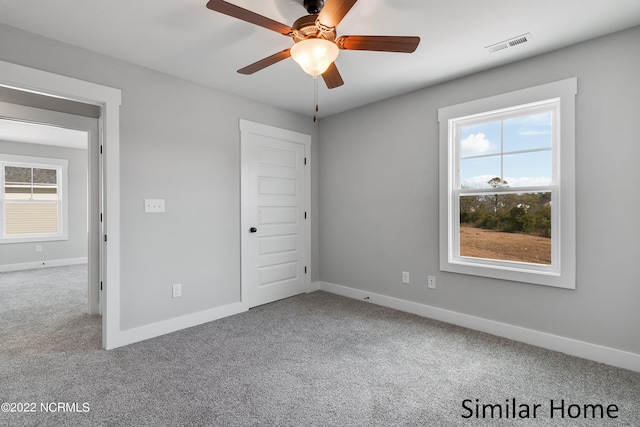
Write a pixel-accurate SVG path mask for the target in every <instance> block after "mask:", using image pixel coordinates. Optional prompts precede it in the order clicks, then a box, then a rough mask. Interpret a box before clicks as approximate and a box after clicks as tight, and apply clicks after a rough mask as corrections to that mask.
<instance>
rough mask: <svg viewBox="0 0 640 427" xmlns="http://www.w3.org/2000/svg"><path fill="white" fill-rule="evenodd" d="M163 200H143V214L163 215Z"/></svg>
mask: <svg viewBox="0 0 640 427" xmlns="http://www.w3.org/2000/svg"><path fill="white" fill-rule="evenodd" d="M163 212H164V199H144V213H163Z"/></svg>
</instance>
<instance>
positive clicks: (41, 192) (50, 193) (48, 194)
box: [33, 185, 58, 200]
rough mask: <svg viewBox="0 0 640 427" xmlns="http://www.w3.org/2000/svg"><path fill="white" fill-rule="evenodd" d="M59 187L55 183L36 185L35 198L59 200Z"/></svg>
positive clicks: (34, 189)
mask: <svg viewBox="0 0 640 427" xmlns="http://www.w3.org/2000/svg"><path fill="white" fill-rule="evenodd" d="M57 199H58V187H56V186H55V185H34V186H33V200H57Z"/></svg>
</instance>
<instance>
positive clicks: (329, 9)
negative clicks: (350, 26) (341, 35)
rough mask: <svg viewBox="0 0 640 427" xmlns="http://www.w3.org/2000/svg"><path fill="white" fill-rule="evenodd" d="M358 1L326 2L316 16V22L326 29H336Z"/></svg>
mask: <svg viewBox="0 0 640 427" xmlns="http://www.w3.org/2000/svg"><path fill="white" fill-rule="evenodd" d="M356 1H358V0H327V1H326V2H325V4H324V6H323V7H322V10H321V11H320V14H319V15H318V21H320V23H321V24H322V25H326V26H327V27H337V26H338V24H339V23H340V21H342V19H343V18H344V17H345V16H346V14H347V13H348V12H349V10H351V8H352V7H353V5H354V4H356Z"/></svg>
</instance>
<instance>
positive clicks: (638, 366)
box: [319, 282, 640, 372]
mask: <svg viewBox="0 0 640 427" xmlns="http://www.w3.org/2000/svg"><path fill="white" fill-rule="evenodd" d="M319 286H320V290H323V291H327V292H331V293H334V294H338V295H342V296H345V297H349V298H354V299H359V300H366V301H367V302H371V303H374V304H378V305H382V306H385V307H389V308H393V309H396V310H400V311H404V312H407V313H413V314H417V315H418V316H422V317H428V318H430V319H434V320H440V321H442V322H447V323H451V324H454V325H458V326H463V327H465V328H469V329H474V330H477V331H481V332H486V333H489V334H492V335H497V336H500V337H503V338H509V339H512V340H514V341H520V342H523V343H527V344H532V345H535V346H538V347H542V348H546V349H549V350H554V351H559V352H561V353H566V354H569V355H571V356H577V357H581V358H583V359H588V360H593V361H595V362H601V363H606V364H607V365H612V366H616V367H619V368H624V369H629V370H632V371H636V372H640V354H635V353H630V352H627V351H623V350H617V349H614V348H610V347H604V346H601V345H597V344H591V343H588V342H584V341H578V340H574V339H572V338H566V337H562V336H559V335H552V334H548V333H545V332H540V331H535V330H533V329H527V328H522V327H520V326H514V325H509V324H507V323H502V322H496V321H493V320H488V319H483V318H481V317H475V316H470V315H467V314H462V313H458V312H455V311H451V310H444V309H442V308H437V307H432V306H429V305H425V304H420V303H415V302H411V301H407V300H402V299H398V298H393V297H388V296H385V295H380V294H375V293H371V292H366V291H362V290H359V289H354V288H350V287H347V286H341V285H336V284H333V283H327V282H319Z"/></svg>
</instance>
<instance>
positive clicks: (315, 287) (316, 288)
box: [307, 282, 320, 293]
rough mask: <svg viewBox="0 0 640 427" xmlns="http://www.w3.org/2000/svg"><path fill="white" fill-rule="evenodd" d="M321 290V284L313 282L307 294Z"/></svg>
mask: <svg viewBox="0 0 640 427" xmlns="http://www.w3.org/2000/svg"><path fill="white" fill-rule="evenodd" d="M319 290H320V282H311V286H310V287H309V289H307V293H311V292H315V291H319Z"/></svg>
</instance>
